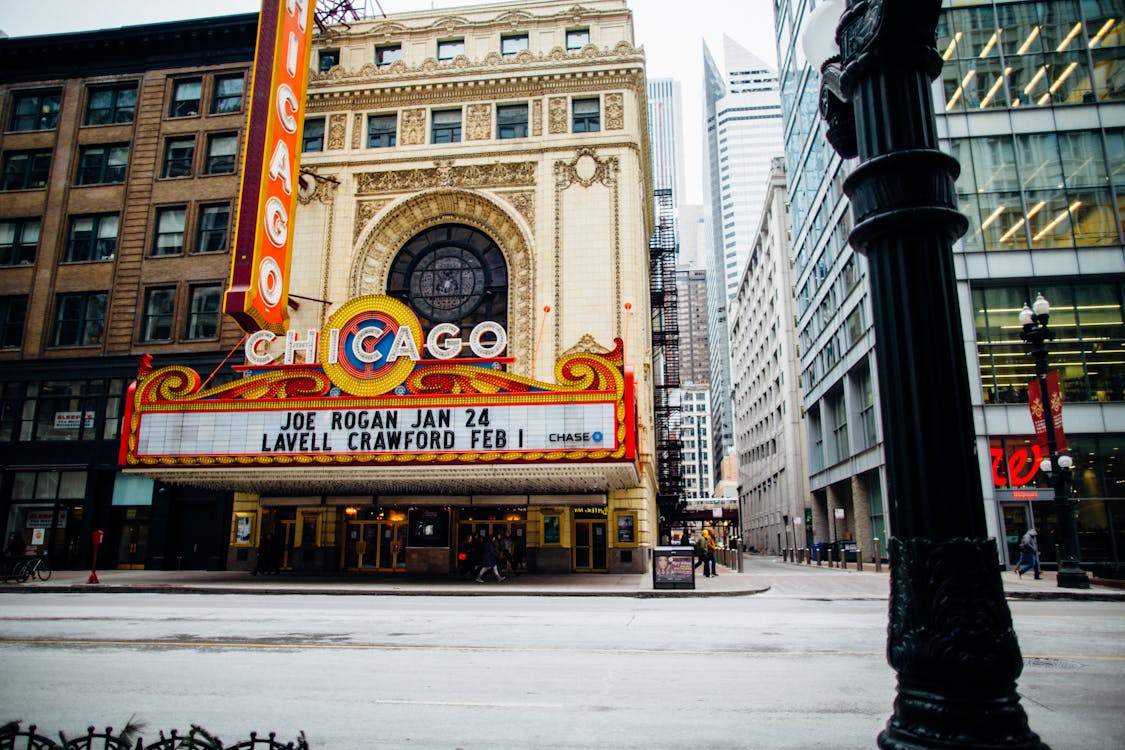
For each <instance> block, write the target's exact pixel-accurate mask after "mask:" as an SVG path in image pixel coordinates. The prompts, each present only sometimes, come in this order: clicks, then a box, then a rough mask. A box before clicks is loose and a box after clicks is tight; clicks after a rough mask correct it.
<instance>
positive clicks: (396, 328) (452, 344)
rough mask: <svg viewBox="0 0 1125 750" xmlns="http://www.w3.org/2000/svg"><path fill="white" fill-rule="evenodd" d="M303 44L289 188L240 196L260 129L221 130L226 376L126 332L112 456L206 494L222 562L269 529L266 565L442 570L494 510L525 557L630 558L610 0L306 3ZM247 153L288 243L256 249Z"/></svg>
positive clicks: (636, 185) (546, 564) (629, 274)
mask: <svg viewBox="0 0 1125 750" xmlns="http://www.w3.org/2000/svg"><path fill="white" fill-rule="evenodd" d="M280 6H282V8H284V6H285V3H280ZM258 54H259V64H260V59H261V55H262V42H261V41H259V53H258ZM309 69H310V73H309V77H308V81H307V92H306V95H305V96H304V97H303V98H301V100H300V102H297V101H296V100H294V101H293V102H291V103H290V104H291V105H292V106H293V107H294V108H299V109H300V112H299V113H294V112H291V113H290V114H291V115H294V116H295V117H300V118H302V121H303V128H298V129H297V131H296V134H295V136H294V137H295V139H296V140H295V143H296V145H297V148H299V150H300V152H301V153H300V172H299V174H297V175H296V176H295V179H294V180H293V183H292V186H291V187H292V193H293V195H292V198H293V200H292V206H293V213H292V214H291V215H290V214H289V213H287V212H286V211H285V210H284V207H283V201H282V202H278V203H275V204H272V205H273V208H271V203H270V200H272V199H267V198H266V197H265V194H266V193H267V192H268V189H269V185H268V183H269V182H270V180H271V175H272V178H276V177H277V173H276V171H275V169H274V168H275V166H276V164H277V161H276V159H275V157H276V151H274V152H272V153H273V155H274V156H273V157H271V156H270V154H269V153H267V155H266V157H264V158H258V159H255V158H253V157H254V155H253V154H252V153H249V152H250V150H251V149H252V148H253V146H252V144H251V143H250V142H249V141H246V142H245V145H243V148H244V149H246V150H247V152H248V153H246V154H243V155H242V156H243V159H244V170H245V172H244V174H243V176H242V179H243V187H242V198H241V207H240V209H239V217H238V222H237V228H236V229H234V230H233V231H234V234H235V236H236V237H237V238H238V239H237V243H236V247H235V249H234V250H233V251H232V252H233V254H234V256H235V257H234V258H233V259H232V261H233V264H232V268H233V271H232V274H231V286H230V288H229V289H228V291H227V292H226V294H225V303H226V306H227V311H228V312H229V313H231V314H232V316H234V317H235V318H236V319H238V320H239V322H240V325H242V327H243V328H244V330H246V331H247V335H246V336H245V337H244V338H243V340H242V341H241V342H240V343H239V344H237V345H236V346H235V348H234V350H233V354H232V356H231V357H230V359H229V361H228V362H227V364H226V365H225V366H224V371H233V373H235V376H234V377H229V372H228V376H227V377H218V378H213V379H210V378H209V375H210V374H211V373H209V372H201V371H199V370H197V369H195V368H193V367H191V366H188V365H186V364H184V363H182V362H178V361H176V357H175V355H174V354H172V353H169V354H164V355H158V356H153V357H151V358H146V359H145V360H144V361H143V362H142V364H141V368H140V372H139V375H138V377H137V380H136V382H135V383H134V384H133V386H132V387H131V388H130V390H129V391H128V393H127V396H126V398H125V404H126V405H125V410H124V414H123V426H122V428H121V444H120V453H119V462H120V464H121V467H122V472H123V476H125V477H139V478H148V479H151V480H153V481H154V482H155V483H156V484H157V485H159V486H162V487H168V488H170V491H172V492H176V491H179V489H180V488H194V489H195V490H196V491H209V492H217V493H227V496H228V497H229V503H230V504H229V507H230V516H229V525H228V526H227V527H226V528H224V529H223V533H224V534H225V536H226V538H225V540H224V541H225V560H224V564H225V565H226V567H228V568H230V569H240V568H244V569H250V568H252V567H253V566H254V565H255V563H256V560H257V557H258V555H259V554H260V550H266V549H267V548H268V547H270V545H273V548H272V549H271V552H274V553H276V554H277V555H278V558H279V561H280V564H281V567H282V568H283V569H284V568H292V569H297V570H301V569H309V570H314V569H315V570H348V571H383V572H396V571H397V572H416V573H448V572H451V571H454V570H456V569H457V567H458V559H459V556H460V555H463V554H466V553H467V552H468V550H469V546H470V543H471V541H472V540H473V539H474V538H479V537H481V536H491V535H493V534H495V533H497V532H504V533H507V534H509V535H510V537H511V538H512V540H513V541H514V546H515V554H516V557H517V558H519V559H521V560H522V561H523V562H524V564H525V565H526V568H527V569H528V570H529V571H532V572H569V571H573V572H598V571H615V572H641V571H644V570H646V569H647V566H648V560H649V556H650V549H651V547H652V545H653V544H654V543H655V535H656V526H657V520H658V519H657V517H656V507H655V496H656V491H657V488H656V479H655V477H656V472H655V467H654V459H653V453H654V448H653V446H654V438H653V417H652V414H653V405H652V378H653V376H652V352H651V342H650V335H649V331H650V325H651V320H650V304H649V262H648V238H649V237H650V235H651V232H652V216H651V210H652V209H651V200H650V199H649V197H650V195H651V174H650V166H649V165H650V157H649V144H648V142H647V137H648V136H647V126H646V121H645V117H646V100H645V69H644V54H643V52H642V50H640V49H639V48H638V47H636V46H635V45H634V40H633V30H632V18H631V14H630V11H629V10H628V8H627V7H626V4H625V2H624V0H586V1H585V2H581V3H577V4H576V3H574V2H573V1H567V2H554V1H549V0H542V1H538V0H536V1H532V2H525V3H519V4H512V3H497V4H493V5H482V6H473V7H466V8H460V9H452V10H450V9H444V10H440V11H437V10H434V11H426V12H417V13H407V14H400V15H395V16H392V17H390V18H385V19H384V18H376V19H367V20H361V21H353V22H349V23H348V24H347V25H336V26H328V27H327V28H326V29H321V30H317V31H316V32H315V33H313V35H312V44H311V52H310V61H309ZM258 75H259V76H260V75H261V73H260V72H259V73H258ZM275 82H276V74H275ZM260 91H261V89H260V88H259V87H258V85H255V87H254V93H253V96H259V95H260ZM278 106H279V107H280V106H281V105H278ZM278 111H280V109H279V110H278ZM283 117H284V113H283ZM247 128H249V129H251V130H253V129H254V128H255V124H254V113H253V111H251V113H250V116H249V124H248V125H247ZM252 140H253V137H252V136H251V138H250V141H252ZM255 170H256V172H255ZM263 172H264V173H265V175H266V177H265V178H264V179H263V181H262V182H261V184H262V185H263V186H265V187H263V190H264V192H263V197H262V202H261V206H264V207H265V211H266V218H265V220H264V225H265V226H266V227H267V228H266V234H267V235H269V234H270V231H271V229H270V228H271V227H272V230H273V231H274V232H275V233H284V232H285V231H289V232H290V240H291V247H292V249H291V253H289V254H288V256H285V255H284V254H283V255H282V256H280V257H279V258H277V259H274V258H269V259H267V260H264V261H263V260H261V257H263V256H259V255H258V254H257V251H255V255H254V256H253V258H250V257H249V256H250V250H249V248H250V246H251V245H252V244H253V242H254V240H253V238H252V237H251V236H250V235H251V233H252V232H253V231H254V230H255V226H256V225H255V223H254V220H253V219H247V216H248V213H247V212H248V208H249V209H252V208H253V206H251V205H249V204H250V198H252V196H253V193H254V188H253V186H251V187H248V185H251V179H250V178H253V179H257V175H260V174H262V173H263ZM248 175H249V177H248ZM275 181H276V180H275ZM283 181H284V180H282V182H283ZM274 187H276V185H274ZM283 187H284V186H283ZM271 212H272V213H271ZM262 224H263V221H262V220H261V219H259V220H258V221H257V225H258V226H260V225H262ZM248 237H249V238H250V239H249V240H248V241H247V239H246V238H248ZM246 260H249V263H250V265H249V267H248V269H247V268H243V267H241V266H240V264H242V263H243V261H246ZM255 262H257V265H254V264H255ZM286 298H287V302H286ZM240 305H245V306H244V307H240ZM255 306H256V307H255ZM263 311H264V312H263ZM282 311H284V312H285V313H286V314H285V315H280V317H278V316H279V314H280V313H281V312H282ZM271 315H272V316H273V317H271Z"/></svg>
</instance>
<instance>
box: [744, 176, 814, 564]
mask: <svg viewBox="0 0 1125 750" xmlns="http://www.w3.org/2000/svg"><path fill="white" fill-rule="evenodd" d="M787 206H788V196H787V193H786V177H785V160H784V159H783V158H781V157H777V158H775V159H774V160H773V169H772V170H771V171H770V178H769V190H768V192H767V193H766V203H765V209H764V210H763V212H762V215H761V221H760V223H759V226H758V234H757V237H756V238H755V241H754V246H753V248H752V249H751V250H750V257H749V259H748V260H747V262H746V265H745V267H744V268H743V271H742V279H741V280H740V282H739V285H738V291H737V292H736V294H735V298H734V301H733V302H732V303H731V306H730V310H731V315H730V321H731V325H730V343H731V373H732V374H733V376H734V428H735V445H736V447H737V451H736V453H735V455H736V456H737V457H738V495H739V507H740V511H741V512H740V513H739V517H740V518H741V521H742V534H741V535H740V536H741V537H742V539H743V540H744V541H745V544H746V545H747V546H748V547H753V548H754V549H757V550H759V551H769V552H772V553H774V554H780V553H781V550H783V549H789V548H793V547H805V546H806V539H805V533H804V531H803V529H804V520H805V519H804V515H805V513H804V511H805V507H806V506H807V503H808V496H809V475H808V464H807V461H806V458H805V454H806V447H805V446H806V443H805V420H804V416H803V415H804V409H803V403H802V401H801V388H800V382H801V378H800V375H801V368H800V360H799V358H798V355H797V333H796V323H795V321H796V316H795V315H794V307H795V306H794V301H793V281H792V268H791V266H790V247H789V212H788V210H787Z"/></svg>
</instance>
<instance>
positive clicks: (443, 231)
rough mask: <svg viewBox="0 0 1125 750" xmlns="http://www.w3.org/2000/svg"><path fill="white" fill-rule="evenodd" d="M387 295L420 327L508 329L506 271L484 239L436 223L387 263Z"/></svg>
mask: <svg viewBox="0 0 1125 750" xmlns="http://www.w3.org/2000/svg"><path fill="white" fill-rule="evenodd" d="M387 294H388V295H390V296H392V297H397V298H398V299H401V300H402V301H403V302H405V303H406V304H407V305H409V306H410V307H411V309H413V310H414V312H415V314H417V316H418V318H419V320H420V321H421V322H422V326H423V328H425V329H427V330H428V329H430V328H432V327H433V326H435V325H436V324H438V323H453V324H455V325H459V326H461V328H462V331H463V332H464V333H466V334H467V333H468V331H469V329H471V328H472V327H473V326H475V325H476V324H477V323H480V322H482V321H485V320H492V321H496V322H497V323H500V324H501V325H503V326H504V327H505V328H506V327H507V325H508V266H507V263H506V262H505V260H504V254H503V253H502V252H501V251H500V248H499V247H497V246H496V243H495V242H493V241H492V238H490V237H489V236H488V235H486V234H485V233H484V232H481V231H479V230H477V229H474V228H472V227H468V226H465V225H463V224H441V225H438V226H435V227H430V228H429V229H427V230H425V231H423V232H421V233H419V234H417V235H415V236H414V237H413V238H412V239H411V240H410V241H409V242H407V243H406V244H405V245H403V247H402V249H401V250H400V251H399V253H398V255H396V256H395V259H394V262H393V263H391V270H390V276H389V278H388V279H387Z"/></svg>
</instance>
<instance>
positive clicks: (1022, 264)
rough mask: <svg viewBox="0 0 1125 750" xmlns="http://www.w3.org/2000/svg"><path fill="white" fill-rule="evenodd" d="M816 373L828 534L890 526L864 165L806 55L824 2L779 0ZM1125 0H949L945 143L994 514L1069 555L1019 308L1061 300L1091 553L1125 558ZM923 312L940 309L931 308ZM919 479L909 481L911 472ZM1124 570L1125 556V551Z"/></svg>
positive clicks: (1054, 356) (794, 191) (820, 528)
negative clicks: (864, 248) (852, 183)
mask: <svg viewBox="0 0 1125 750" xmlns="http://www.w3.org/2000/svg"><path fill="white" fill-rule="evenodd" d="M775 7H776V28H777V39H778V54H779V60H780V61H781V63H780V69H781V91H782V108H783V111H784V116H785V142H786V156H787V163H788V164H789V166H790V176H791V177H790V188H789V195H790V210H791V213H792V216H793V244H794V274H795V285H796V299H797V315H798V331H799V338H800V344H801V365H802V370H803V374H802V381H803V387H804V392H805V405H806V410H807V420H808V434H809V438H808V439H809V453H810V464H811V466H810V471H811V475H810V483H811V491H812V503H811V505H812V510H813V516H814V519H815V536H816V539H817V540H818V541H819V540H824V539H829V538H831V536H832V533H833V531H832V527H831V518H832V517H833V515H834V510H835V509H836V508H843V509H844V511H845V522H844V523H845V526H846V528H845V529H844V530H843V531H842V532H839V531H838V532H837V533H842V535H843V536H846V537H848V538H851V539H855V540H857V541H859V542H860V543H861V546H864V545H863V542H864V541H866V540H868V539H870V538H872V537H879V538H882V537H884V536H885V534H886V533H892V534H893V533H894V530H893V529H889V530H888V529H886V528H885V521H884V515H883V511H882V508H883V506H884V487H885V484H884V481H883V478H884V470H883V457H882V448H881V436H880V432H881V429H880V427H879V423H880V420H879V419H878V418H877V414H878V409H879V408H880V406H882V408H893V405H888V404H882V405H880V404H879V397H878V388H877V378H876V377H875V375H874V367H875V362H874V357H873V351H872V348H873V347H874V346H875V345H876V342H875V337H874V335H873V332H872V331H871V329H870V313H869V309H870V300H869V295H868V291H867V285H866V277H865V262H864V259H863V258H862V257H861V256H859V255H857V254H855V253H853V252H852V251H851V250H850V248H849V247H848V246H847V236H848V232H849V231H850V229H851V216H850V212H849V210H848V206H847V200H846V198H845V197H844V196H843V193H842V189H841V187H842V183H843V179H844V177H845V176H846V175H847V172H848V169H849V166H850V165H849V164H847V163H845V162H841V161H840V160H839V159H838V158H837V157H836V156H835V155H834V154H833V153H832V151H831V149H830V148H829V147H828V146H827V145H826V143H825V142H824V137H823V130H822V125H821V124H820V122H819V118H818V115H817V106H816V102H817V86H818V83H819V81H818V76H817V74H816V71H811V70H809V69H808V66H807V65H806V64H805V63H804V61H803V58H802V56H801V55H800V54H798V53H797V46H796V45H797V44H798V38H799V30H800V26H801V23H802V20H803V18H804V16H805V15H806V14H807V13H808V11H809V10H810V8H809V7H808V4H807V3H804V2H779V3H777V4H776V6H775ZM1123 15H1125V14H1123V12H1122V8H1121V4H1120V3H1119V2H1112V1H1109V0H1106V1H1101V2H1099V1H1098V0H1082V1H1079V0H1061V1H1059V2H1003V3H1001V2H958V3H955V4H954V3H951V2H947V3H945V4H944V8H943V11H942V16H941V20H940V23H939V28H938V40H937V44H938V51H939V52H940V53H941V54H942V57H943V58H944V60H945V66H944V69H943V72H942V76H941V78H940V80H939V81H937V82H936V83H935V85H934V92H935V97H934V99H935V110H936V115H937V119H938V127H939V134H940V136H941V139H942V147H943V149H946V150H948V151H949V152H950V153H952V154H953V155H955V156H956V157H957V158H958V160H959V161H960V163H961V175H960V177H959V178H958V180H957V190H958V197H959V200H960V208H961V211H962V212H963V213H964V214H965V215H966V216H968V218H969V229H968V232H967V233H966V235H965V236H964V238H963V239H962V240H961V241H960V242H959V243H957V245H956V247H955V250H954V252H955V263H956V270H957V274H958V287H959V298H958V305H959V310H960V313H961V319H962V329H963V330H962V333H963V335H964V339H965V345H966V347H967V348H968V352H967V353H968V355H969V361H970V363H971V364H970V371H969V372H968V373H966V376H967V377H968V378H969V381H970V384H971V387H972V391H973V396H974V409H975V413H976V420H975V422H976V425H977V437H976V445H975V446H972V448H973V449H974V450H975V451H976V454H977V455H978V456H979V457H980V471H981V482H982V485H983V487H984V490H985V504H986V508H985V515H986V518H987V521H988V528H989V532H990V534H992V535H994V536H995V537H996V538H997V539H998V540H1000V544H999V546H1000V556H1001V560H1002V561H1003V562H1005V563H1011V562H1013V561H1014V560H1015V558H1016V556H1017V555H1018V551H1017V549H1016V546H1017V545H1016V540H1017V539H1018V537H1019V536H1020V534H1022V533H1023V531H1024V530H1026V528H1027V527H1028V526H1029V525H1032V524H1034V525H1035V526H1036V527H1037V528H1038V529H1039V531H1040V538H1041V539H1042V540H1043V543H1041V545H1040V546H1041V548H1042V549H1043V551H1044V552H1043V559H1044V560H1045V561H1046V562H1048V563H1051V562H1053V561H1054V560H1055V545H1056V541H1055V540H1054V538H1053V533H1054V526H1055V520H1054V511H1053V505H1052V503H1051V499H1052V497H1053V491H1052V490H1051V489H1049V482H1048V480H1047V477H1045V476H1044V474H1043V472H1041V471H1039V470H1038V468H1037V467H1038V465H1039V462H1040V459H1041V458H1042V457H1043V451H1042V448H1040V447H1039V445H1038V444H1037V440H1036V438H1035V432H1034V430H1033V426H1032V421H1031V416H1030V414H1029V413H1028V406H1027V383H1028V381H1029V380H1030V379H1031V377H1032V373H1033V364H1032V361H1031V359H1030V357H1028V356H1027V350H1026V346H1025V345H1024V343H1023V342H1022V341H1021V340H1020V336H1019V334H1020V332H1021V331H1020V325H1019V321H1018V313H1019V311H1020V308H1021V307H1022V306H1023V304H1024V303H1025V302H1031V301H1033V300H1034V299H1035V297H1036V295H1038V294H1039V293H1042V294H1043V295H1044V296H1045V297H1046V298H1047V299H1048V300H1049V301H1050V302H1051V305H1052V309H1051V319H1050V320H1051V324H1052V328H1054V330H1055V331H1056V337H1055V340H1054V343H1053V344H1051V346H1050V349H1051V355H1050V356H1051V368H1052V369H1054V370H1056V371H1058V373H1059V376H1060V381H1061V384H1062V392H1063V395H1064V401H1065V404H1064V407H1063V426H1064V430H1065V434H1066V437H1067V440H1068V443H1069V447H1070V452H1071V455H1072V457H1073V458H1074V461H1075V468H1074V472H1073V480H1074V481H1073V488H1074V492H1076V493H1077V496H1078V498H1079V501H1080V502H1079V503H1078V506H1077V526H1078V533H1079V544H1080V550H1081V557H1082V560H1083V563H1084V564H1085V565H1087V566H1097V567H1100V568H1102V569H1104V570H1110V569H1112V566H1114V565H1116V566H1120V561H1121V555H1122V547H1123V544H1125V500H1123V499H1122V495H1123V493H1125V490H1123V489H1122V488H1123V487H1125V483H1122V481H1121V476H1122V471H1123V469H1122V464H1121V460H1120V458H1119V454H1120V451H1121V448H1122V444H1123V443H1125V428H1123V425H1125V393H1123V392H1122V388H1123V384H1125V374H1123V373H1125V370H1123V368H1125V364H1123V361H1122V358H1121V356H1120V355H1121V353H1122V346H1123V344H1125V316H1123V314H1122V309H1123V308H1122V304H1123V301H1122V295H1123V292H1125V287H1123V279H1125V252H1123V244H1122V241H1123V238H1122V219H1123V215H1125V213H1123V212H1125V201H1123V200H1122V194H1123V193H1125V170H1123V169H1122V164H1125V125H1123V124H1125V65H1123V57H1125V54H1123V46H1122V43H1123V42H1125V37H1123V33H1125V19H1123ZM918 314H921V315H924V314H925V311H924V310H921V311H918ZM899 491H901V492H908V491H909V487H904V488H899ZM1118 569H1119V568H1118Z"/></svg>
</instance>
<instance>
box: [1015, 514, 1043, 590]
mask: <svg viewBox="0 0 1125 750" xmlns="http://www.w3.org/2000/svg"><path fill="white" fill-rule="evenodd" d="M1032 569H1034V570H1035V580H1037V581H1038V580H1040V579H1041V578H1042V577H1043V576H1041V575H1040V574H1039V532H1037V531H1036V530H1035V528H1034V527H1032V528H1030V529H1028V530H1027V533H1026V534H1024V535H1023V538H1021V539H1020V561H1019V562H1018V563H1016V572H1017V573H1018V574H1019V577H1020V578H1023V574H1024V573H1026V572H1027V571H1029V570H1032Z"/></svg>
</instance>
